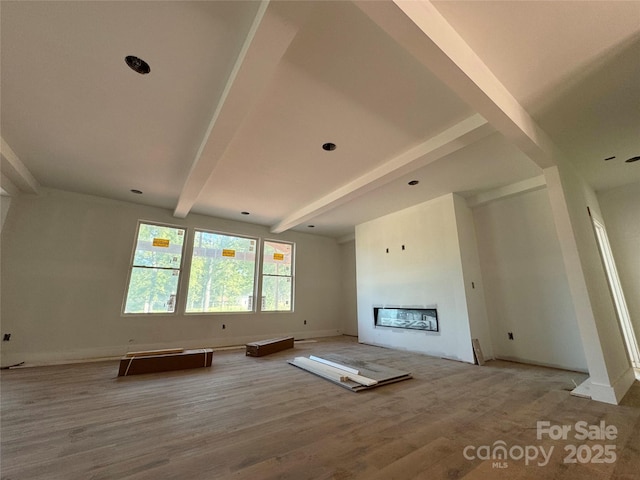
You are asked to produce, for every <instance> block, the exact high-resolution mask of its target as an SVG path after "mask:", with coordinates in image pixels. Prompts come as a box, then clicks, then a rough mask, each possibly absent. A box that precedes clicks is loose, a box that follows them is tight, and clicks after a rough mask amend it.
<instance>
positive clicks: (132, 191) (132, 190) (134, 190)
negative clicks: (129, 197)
mask: <svg viewBox="0 0 640 480" xmlns="http://www.w3.org/2000/svg"><path fill="white" fill-rule="evenodd" d="M131 193H135V194H136V195H142V190H138V189H135V188H132V189H131Z"/></svg>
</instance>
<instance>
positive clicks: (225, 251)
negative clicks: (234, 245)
mask: <svg viewBox="0 0 640 480" xmlns="http://www.w3.org/2000/svg"><path fill="white" fill-rule="evenodd" d="M222 256H223V257H235V256H236V251H235V250H229V249H226V248H225V249H223V250H222Z"/></svg>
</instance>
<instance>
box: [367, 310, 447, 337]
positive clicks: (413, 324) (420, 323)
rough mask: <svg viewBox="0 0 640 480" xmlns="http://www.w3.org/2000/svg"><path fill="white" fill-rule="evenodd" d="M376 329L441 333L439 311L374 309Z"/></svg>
mask: <svg viewBox="0 0 640 480" xmlns="http://www.w3.org/2000/svg"><path fill="white" fill-rule="evenodd" d="M373 318H374V322H375V326H376V327H393V328H408V329H411V330H424V331H427V332H439V331H440V326H439V325H438V310H437V309H435V308H383V307H374V308H373Z"/></svg>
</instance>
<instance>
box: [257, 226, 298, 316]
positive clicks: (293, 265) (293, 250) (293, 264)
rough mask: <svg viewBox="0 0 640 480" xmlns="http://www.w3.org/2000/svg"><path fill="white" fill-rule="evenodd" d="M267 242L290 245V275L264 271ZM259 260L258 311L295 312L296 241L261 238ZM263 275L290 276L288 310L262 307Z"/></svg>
mask: <svg viewBox="0 0 640 480" xmlns="http://www.w3.org/2000/svg"><path fill="white" fill-rule="evenodd" d="M267 243H280V244H283V245H291V275H274V274H265V273H264V262H265V260H266V255H265V253H264V249H265V246H266V245H267ZM260 254H261V261H260V278H259V284H260V285H259V293H258V294H259V296H260V309H259V312H260V313H268V314H270V313H294V312H295V298H296V295H295V294H296V282H295V278H296V243H295V242H291V241H287V240H276V239H271V238H263V239H262V248H261V249H260ZM265 277H277V278H290V279H291V302H290V305H289V309H288V310H265V309H264V308H263V303H262V301H263V300H262V299H263V297H264V292H263V285H264V278H265Z"/></svg>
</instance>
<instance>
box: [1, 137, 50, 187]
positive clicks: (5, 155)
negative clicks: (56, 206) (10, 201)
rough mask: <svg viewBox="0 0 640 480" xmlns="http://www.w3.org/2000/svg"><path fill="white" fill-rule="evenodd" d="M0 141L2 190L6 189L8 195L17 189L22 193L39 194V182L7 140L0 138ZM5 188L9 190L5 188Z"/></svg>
mask: <svg viewBox="0 0 640 480" xmlns="http://www.w3.org/2000/svg"><path fill="white" fill-rule="evenodd" d="M0 140H1V141H2V148H1V149H0V157H2V158H1V163H0V172H1V173H2V175H1V176H0V179H1V180H2V182H3V185H2V188H4V189H5V191H6V192H7V193H10V191H11V190H14V191H15V188H16V187H17V188H18V189H19V190H20V191H21V192H25V193H36V194H37V193H38V191H39V189H40V184H39V183H38V181H37V180H36V179H35V177H34V176H33V175H32V174H31V172H30V171H29V169H28V168H27V167H26V165H25V164H24V163H22V161H21V160H20V159H19V158H18V156H17V155H16V153H15V152H14V151H13V149H12V148H11V147H10V146H9V144H8V143H7V142H6V141H5V139H4V138H0ZM7 180H8V181H7ZM5 186H6V187H7V188H5Z"/></svg>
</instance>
